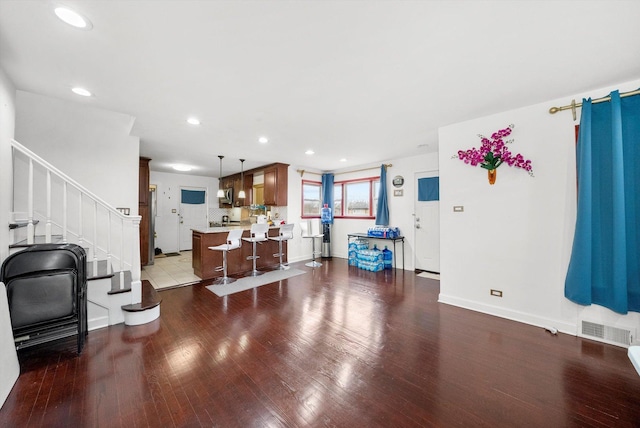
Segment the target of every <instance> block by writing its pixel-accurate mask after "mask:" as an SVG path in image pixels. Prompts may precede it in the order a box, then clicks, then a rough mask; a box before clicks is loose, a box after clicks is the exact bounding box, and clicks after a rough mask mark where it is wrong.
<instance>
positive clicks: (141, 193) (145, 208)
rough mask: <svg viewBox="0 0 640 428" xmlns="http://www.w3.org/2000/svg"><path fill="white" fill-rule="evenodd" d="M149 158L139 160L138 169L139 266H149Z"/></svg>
mask: <svg viewBox="0 0 640 428" xmlns="http://www.w3.org/2000/svg"><path fill="white" fill-rule="evenodd" d="M150 161H151V159H149V158H144V157H141V158H140V165H139V168H138V215H139V216H140V217H141V218H140V265H142V266H146V265H147V264H149V221H150V219H149V214H150V213H151V210H150V206H149V162H150Z"/></svg>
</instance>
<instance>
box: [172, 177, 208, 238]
mask: <svg viewBox="0 0 640 428" xmlns="http://www.w3.org/2000/svg"><path fill="white" fill-rule="evenodd" d="M182 190H187V191H195V192H204V201H203V203H185V202H184V201H185V199H184V197H183V192H182ZM206 201H207V197H206V189H204V188H197V187H181V188H180V227H179V228H178V231H179V235H180V237H179V246H178V250H179V251H186V250H191V249H192V248H191V247H192V245H193V244H192V236H193V233H192V231H191V229H199V230H203V229H206V228H207V226H208V225H207V204H206Z"/></svg>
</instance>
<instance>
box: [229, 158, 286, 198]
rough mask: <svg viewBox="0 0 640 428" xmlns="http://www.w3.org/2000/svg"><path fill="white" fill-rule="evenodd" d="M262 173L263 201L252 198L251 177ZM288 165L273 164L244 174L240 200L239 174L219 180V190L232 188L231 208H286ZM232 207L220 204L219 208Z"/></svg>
mask: <svg viewBox="0 0 640 428" xmlns="http://www.w3.org/2000/svg"><path fill="white" fill-rule="evenodd" d="M259 172H262V173H263V175H264V200H263V201H262V200H258V199H255V198H254V197H253V176H254V175H255V174H256V173H259ZM288 174H289V165H287V164H284V163H274V164H270V165H266V166H263V167H260V168H254V169H252V170H249V171H246V172H245V173H244V192H245V198H244V199H240V197H239V196H240V189H241V187H242V176H241V174H234V175H230V176H227V177H222V178H221V179H220V188H221V189H227V188H230V187H233V206H236V207H241V206H249V205H252V204H258V205H268V206H286V205H287V189H288V179H289V177H288ZM231 207H232V205H230V204H225V203H222V202H220V208H231Z"/></svg>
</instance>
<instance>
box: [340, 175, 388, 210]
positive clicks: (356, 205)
mask: <svg viewBox="0 0 640 428" xmlns="http://www.w3.org/2000/svg"><path fill="white" fill-rule="evenodd" d="M379 189H380V177H371V178H363V179H358V180H349V181H341V182H336V183H335V184H334V187H333V212H334V216H335V217H354V218H373V217H375V215H376V207H377V205H378V191H379Z"/></svg>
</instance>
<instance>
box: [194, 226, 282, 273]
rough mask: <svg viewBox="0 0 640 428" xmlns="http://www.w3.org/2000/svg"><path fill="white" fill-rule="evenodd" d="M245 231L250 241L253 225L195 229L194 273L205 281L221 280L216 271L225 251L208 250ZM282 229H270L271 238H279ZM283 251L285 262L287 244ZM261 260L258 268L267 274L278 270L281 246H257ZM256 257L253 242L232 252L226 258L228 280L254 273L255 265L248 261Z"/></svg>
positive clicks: (273, 242)
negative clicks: (235, 232) (233, 233)
mask: <svg viewBox="0 0 640 428" xmlns="http://www.w3.org/2000/svg"><path fill="white" fill-rule="evenodd" d="M233 229H242V230H244V233H243V234H242V237H243V238H248V237H249V230H250V229H251V225H250V224H242V225H230V226H222V227H209V228H206V229H192V240H193V241H192V242H193V247H192V248H193V250H192V257H193V261H192V266H193V273H194V274H195V275H197V276H199V277H200V278H202V279H212V278H217V277H220V276H222V271H216V268H217V267H219V266H222V251H214V250H210V249H209V247H215V246H216V245H220V244H224V243H225V242H226V239H227V234H228V232H229V231H230V230H233ZM279 230H280V226H270V227H269V234H268V235H269V236H278V233H279ZM282 251H283V253H284V256H283V261H286V258H287V257H286V256H287V243H286V241H284V242H283V243H282ZM256 252H257V255H258V257H259V258H258V260H256V264H257V268H258V270H260V269H261V268H262V269H264V270H267V271H269V270H273V269H275V268H277V267H278V263H279V260H278V257H274V254H278V242H277V241H272V240H268V241H265V242H262V243H259V244H258V245H256ZM252 254H253V246H252V245H251V243H250V242H246V241H242V247H241V248H239V249H237V250H232V251H229V254H228V255H227V273H228V275H229V276H236V275H242V274H244V273H248V272H251V270H252V267H253V264H252V263H253V262H252V261H251V260H247V257H250V256H251V255H252Z"/></svg>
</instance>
